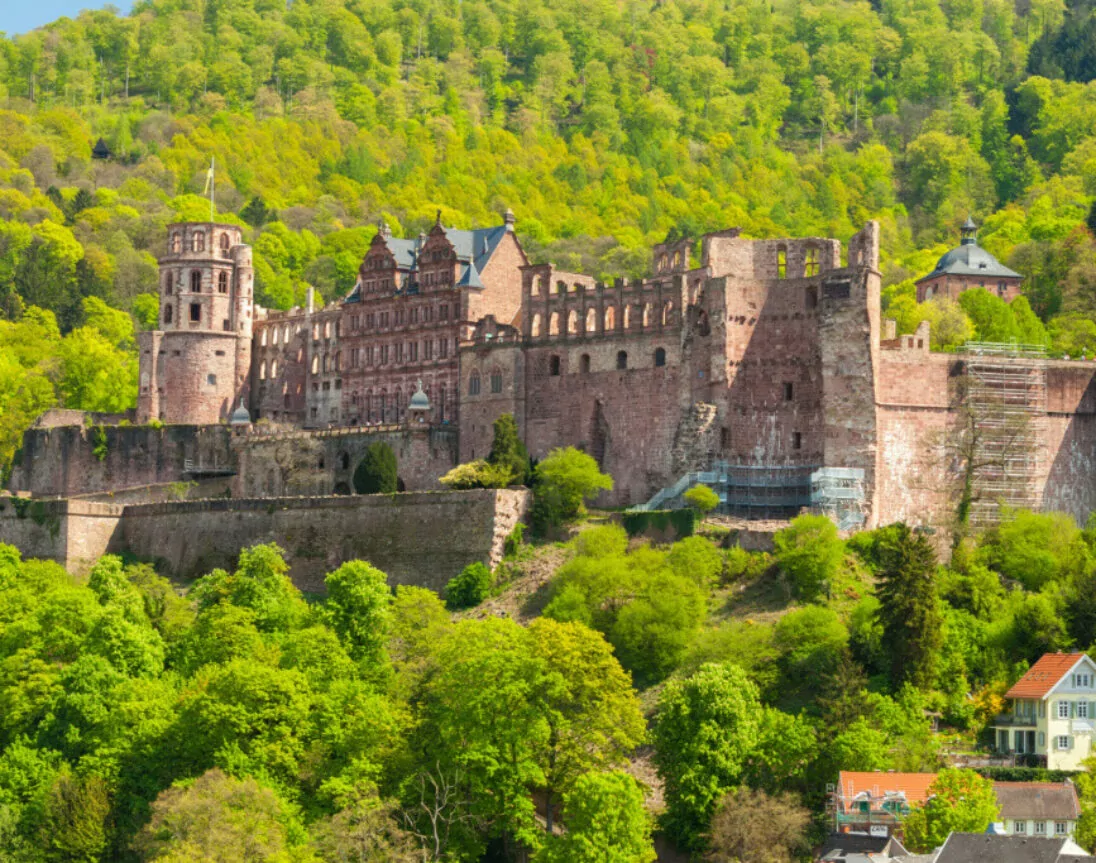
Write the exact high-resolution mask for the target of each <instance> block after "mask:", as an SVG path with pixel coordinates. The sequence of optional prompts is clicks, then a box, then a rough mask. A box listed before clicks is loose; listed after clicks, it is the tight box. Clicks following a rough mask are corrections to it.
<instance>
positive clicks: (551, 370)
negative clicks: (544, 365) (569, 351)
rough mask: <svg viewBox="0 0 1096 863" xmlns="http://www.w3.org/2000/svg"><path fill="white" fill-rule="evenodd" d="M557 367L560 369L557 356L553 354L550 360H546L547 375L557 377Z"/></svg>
mask: <svg viewBox="0 0 1096 863" xmlns="http://www.w3.org/2000/svg"><path fill="white" fill-rule="evenodd" d="M559 367H560V362H559V355H558V354H553V355H552V356H551V358H550V359H549V360H548V374H550V375H551V376H552V377H558V376H559Z"/></svg>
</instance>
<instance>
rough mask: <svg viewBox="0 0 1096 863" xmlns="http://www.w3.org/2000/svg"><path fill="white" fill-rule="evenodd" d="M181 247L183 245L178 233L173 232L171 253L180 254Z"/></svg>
mask: <svg viewBox="0 0 1096 863" xmlns="http://www.w3.org/2000/svg"><path fill="white" fill-rule="evenodd" d="M180 248H181V245H180V242H179V235H178V233H175V234H172V235H171V253H172V254H173V255H177V254H179V250H180Z"/></svg>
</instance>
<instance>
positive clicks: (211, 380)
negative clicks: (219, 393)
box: [206, 375, 217, 387]
mask: <svg viewBox="0 0 1096 863" xmlns="http://www.w3.org/2000/svg"><path fill="white" fill-rule="evenodd" d="M206 383H207V384H209V385H210V386H211V387H215V386H217V376H216V375H206Z"/></svg>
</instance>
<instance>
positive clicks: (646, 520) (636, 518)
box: [620, 509, 696, 538]
mask: <svg viewBox="0 0 1096 863" xmlns="http://www.w3.org/2000/svg"><path fill="white" fill-rule="evenodd" d="M620 523H621V524H622V525H624V529H625V530H626V531H628V536H640V535H644V534H650V533H657V534H665V533H666V532H667V531H670V530H671V529H672V530H673V532H674V535H675V536H677V537H678V538H683V537H686V536H692V535H693V533H694V532H695V531H696V512H695V511H694V510H692V509H650V510H639V511H637V512H626V513H624V515H622V516H621V518H620Z"/></svg>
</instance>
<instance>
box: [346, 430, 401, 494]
mask: <svg viewBox="0 0 1096 863" xmlns="http://www.w3.org/2000/svg"><path fill="white" fill-rule="evenodd" d="M353 482H354V491H355V492H357V493H358V494H391V493H392V492H394V491H396V490H397V486H398V483H399V477H398V466H397V464H396V454H395V453H394V452H392V447H390V446H389V445H388V444H386V443H384V442H383V441H377V442H376V443H371V444H370V445H369V448H368V449H366V451H365V456H364V457H363V458H362V460H361V461H360V462H359V463H358V466H357V467H356V468H354V480H353Z"/></svg>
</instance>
